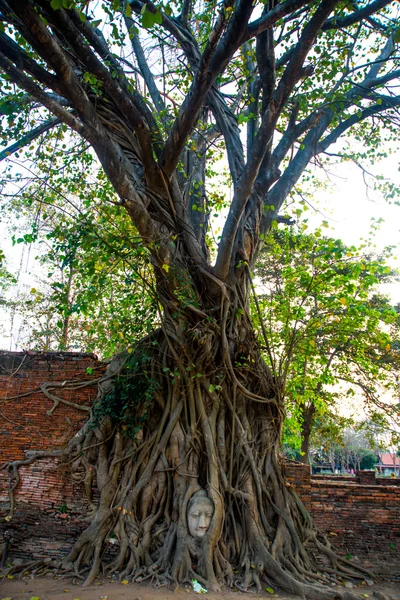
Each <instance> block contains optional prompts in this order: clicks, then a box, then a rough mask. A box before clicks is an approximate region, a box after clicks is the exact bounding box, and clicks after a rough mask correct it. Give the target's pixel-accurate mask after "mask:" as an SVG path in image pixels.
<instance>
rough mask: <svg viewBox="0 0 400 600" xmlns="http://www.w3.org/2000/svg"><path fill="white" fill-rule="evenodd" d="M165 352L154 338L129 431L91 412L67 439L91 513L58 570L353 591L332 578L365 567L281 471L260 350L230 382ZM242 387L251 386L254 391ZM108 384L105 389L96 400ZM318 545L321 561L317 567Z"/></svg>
mask: <svg viewBox="0 0 400 600" xmlns="http://www.w3.org/2000/svg"><path fill="white" fill-rule="evenodd" d="M167 356H168V345H167V344H164V345H163V344H160V345H159V346H158V347H157V351H153V354H152V356H151V360H148V361H147V369H148V370H150V371H151V375H152V377H153V378H154V377H158V378H159V379H158V384H157V386H153V402H152V403H151V404H149V403H147V404H146V406H144V404H143V402H142V404H141V403H140V402H139V403H138V402H136V405H135V410H136V416H137V417H138V416H140V415H143V411H146V420H145V421H142V423H143V425H142V427H141V428H140V430H139V431H138V432H137V433H136V435H135V436H134V437H129V436H127V435H126V434H125V432H126V423H127V422H128V420H127V419H125V420H123V421H120V422H119V423H118V422H116V421H115V419H113V418H111V417H110V416H103V417H102V418H101V420H99V419H98V417H95V413H96V411H95V413H94V416H92V425H90V424H89V425H86V426H85V428H84V430H83V431H82V432H81V433H80V434H78V435H77V436H75V438H74V441H73V442H71V444H70V445H69V447H68V455H69V460H70V461H71V460H72V468H73V470H74V472H75V475H76V474H77V473H78V474H79V473H81V479H82V482H83V483H84V485H85V489H86V493H87V498H88V504H89V507H90V510H91V514H92V522H91V524H90V525H89V527H88V528H87V529H86V530H85V531H84V532H83V533H82V534H81V536H80V537H79V539H78V540H77V541H76V543H75V545H74V547H73V549H72V550H71V553H70V554H69V556H68V558H67V560H66V561H65V563H64V568H65V569H66V570H71V571H72V572H73V573H75V575H76V576H78V577H80V578H82V580H83V581H84V582H85V583H86V584H89V583H91V582H92V581H93V580H94V579H95V578H96V576H97V575H98V574H99V573H101V572H108V573H118V574H119V576H120V577H121V578H122V579H127V580H129V581H133V582H151V583H152V584H154V585H159V586H163V585H172V586H174V585H175V586H176V585H178V584H180V583H185V582H190V581H191V580H192V579H197V580H198V581H199V582H200V583H202V584H203V585H204V586H206V587H207V588H208V589H210V590H219V589H220V587H221V585H224V584H226V585H228V586H234V587H235V588H236V589H239V590H242V591H246V590H249V589H251V588H255V589H256V590H258V591H261V589H262V586H263V585H264V584H267V585H278V586H279V587H281V588H283V589H285V590H288V591H290V592H293V593H296V594H298V595H299V596H300V597H307V598H318V599H322V598H327V599H329V600H330V599H332V600H336V599H342V600H344V599H346V600H351V599H352V598H356V596H354V595H352V594H351V593H350V592H347V591H346V592H339V591H334V590H332V589H331V586H332V585H333V584H335V582H336V577H337V576H338V575H342V576H343V575H346V576H347V577H349V578H354V579H362V578H363V577H364V576H365V575H364V572H362V570H361V569H359V568H358V567H355V566H354V565H351V564H350V563H349V562H348V561H345V560H344V559H342V558H340V557H339V556H338V555H337V554H336V553H335V552H334V551H333V550H332V548H331V546H330V544H329V542H328V541H327V540H326V539H325V537H324V536H322V535H321V534H319V533H318V531H317V530H316V529H315V527H314V525H313V523H312V520H311V518H310V516H309V515H308V513H307V511H306V510H305V508H304V506H303V505H302V503H301V501H300V500H299V498H298V497H297V496H296V494H295V493H294V492H293V491H292V489H291V488H290V487H288V485H287V483H286V482H285V480H284V478H283V476H282V473H281V468H280V464H279V460H278V458H277V447H278V443H279V437H280V431H281V425H282V419H283V410H282V407H281V406H280V405H279V403H278V401H277V400H276V398H275V397H274V398H271V399H268V394H267V393H266V390H263V387H262V385H263V377H260V372H261V373H262V372H263V371H262V367H261V366H259V369H258V370H257V368H256V367H257V362H256V361H257V360H259V359H258V357H257V356H256V355H255V356H254V358H253V364H254V365H255V368H254V369H252V370H247V376H248V380H247V381H244V380H242V382H241V383H240V385H238V380H236V379H235V380H233V381H232V379H230V378H229V377H228V376H226V372H225V377H221V376H220V370H218V369H216V368H215V365H214V364H208V365H207V364H205V362H204V361H203V364H202V375H201V377H198V376H197V372H196V371H197V370H198V368H199V366H198V365H199V362H198V361H196V360H195V359H193V360H191V361H190V362H189V363H187V362H185V363H184V364H182V362H179V364H178V365H177V367H178V369H179V375H177V369H176V368H175V369H174V371H173V372H174V375H173V377H172V376H171V372H172V369H171V368H170V367H166V366H165V365H167V364H168V360H167ZM213 356H214V357H215V356H216V353H213ZM174 358H175V360H176V357H174ZM149 365H150V366H149ZM155 365H157V366H158V367H157V366H155ZM194 365H196V370H195V369H194ZM126 369H127V366H126V365H125V367H124V368H123V370H122V371H121V374H122V375H121V377H122V376H124V377H126V382H130V384H132V385H133V383H132V377H133V378H139V376H142V375H143V373H141V374H140V373H139V372H138V371H137V370H136V371H135V373H134V374H133V375H132V373H131V374H129V370H126ZM124 373H125V374H124ZM207 373H210V374H211V375H210V378H208V377H207ZM254 373H257V376H255V375H253V374H254ZM251 377H254V381H252V380H251ZM260 382H261V383H260ZM264 383H265V387H267V383H266V382H265V381H264ZM247 388H250V389H252V390H255V392H253V393H252V394H249V395H250V396H253V397H250V398H249V397H248V396H247V395H246V390H247ZM111 389H112V388H111V387H110V386H109V387H107V388H106V389H103V390H102V392H101V397H100V398H99V399H98V402H97V406H101V403H104V402H107V398H108V396H107V394H109V393H110V390H111ZM114 391H115V389H114ZM262 397H264V398H265V401H264V402H260V401H258V400H260V399H261V398H262ZM257 399H258V400H257ZM114 400H115V398H114ZM128 411H129V409H128ZM141 411H142V412H141ZM124 424H125V425H124ZM96 486H97V488H98V490H99V493H100V496H99V501H98V503H97V504H96V503H95V502H94V500H93V498H94V496H93V488H94V487H96ZM201 488H203V489H205V490H206V491H207V494H208V496H209V498H211V500H212V502H213V504H214V514H213V517H212V520H211V524H210V527H209V529H208V531H207V533H206V535H204V537H202V538H193V537H192V536H191V535H190V534H189V531H188V525H187V507H188V503H189V501H190V498H191V497H192V496H193V494H194V493H195V492H197V491H198V490H199V489H201ZM110 546H111V548H112V549H113V552H110V550H109V549H110ZM105 549H107V550H106V551H105ZM317 555H319V556H321V555H323V556H324V557H325V562H326V563H329V565H327V564H324V566H321V561H319V563H318V562H317V560H316V556H317Z"/></svg>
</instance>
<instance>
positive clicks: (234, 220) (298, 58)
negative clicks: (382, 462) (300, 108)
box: [215, 0, 338, 280]
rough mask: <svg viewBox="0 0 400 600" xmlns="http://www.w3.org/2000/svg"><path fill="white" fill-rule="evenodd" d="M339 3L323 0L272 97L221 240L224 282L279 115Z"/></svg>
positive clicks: (218, 268) (220, 268) (219, 272)
mask: <svg viewBox="0 0 400 600" xmlns="http://www.w3.org/2000/svg"><path fill="white" fill-rule="evenodd" d="M337 1H338V0H322V2H321V4H320V5H319V7H318V9H317V10H316V12H315V14H314V15H313V16H312V17H311V19H310V21H309V23H308V24H307V25H306V26H305V27H304V30H303V32H302V35H301V37H300V40H299V42H298V44H297V47H298V51H297V52H296V53H295V54H294V55H293V57H292V58H291V60H290V61H289V63H288V65H287V67H286V69H285V71H284V73H283V75H282V78H281V80H280V82H279V85H278V87H277V89H276V91H275V93H274V94H273V97H272V99H271V102H270V104H269V107H268V109H267V110H266V111H265V113H264V115H263V120H262V123H261V126H260V128H259V130H258V133H257V136H256V139H255V141H254V145H253V151H252V154H251V156H250V157H249V159H248V161H247V165H246V168H245V171H244V173H243V175H242V176H241V178H240V181H239V182H238V185H237V189H236V191H235V194H234V197H233V200H232V203H231V207H230V210H229V214H228V218H227V220H226V223H225V226H224V229H223V232H222V236H221V242H220V245H219V249H218V256H217V261H216V264H215V274H216V276H217V277H219V278H220V279H222V280H225V279H226V277H227V276H228V272H229V267H230V264H231V261H232V260H234V257H233V256H232V249H233V245H234V241H235V236H236V232H237V231H238V228H239V224H240V221H241V219H242V215H243V213H244V210H245V207H246V204H247V201H248V199H249V198H250V195H251V193H252V191H253V186H254V183H255V180H256V177H257V175H258V173H259V169H260V166H261V163H262V161H263V159H264V156H265V153H266V150H267V148H268V144H270V142H271V140H272V136H273V133H274V129H275V126H276V123H277V121H278V118H279V115H280V113H281V111H282V109H283V106H284V104H285V102H286V100H287V98H288V97H289V94H290V92H291V91H292V89H293V86H294V85H295V83H296V82H297V81H298V79H299V73H301V68H302V65H303V63H304V60H305V58H306V56H307V54H308V52H309V51H310V49H311V47H312V45H313V43H314V41H315V38H316V36H317V34H318V32H319V31H320V29H321V27H322V25H323V24H324V22H325V20H326V19H327V18H328V16H329V14H330V12H331V10H332V8H333V7H334V6H335V4H336V3H337ZM260 201H261V197H260Z"/></svg>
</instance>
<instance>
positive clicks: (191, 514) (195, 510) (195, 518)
mask: <svg viewBox="0 0 400 600" xmlns="http://www.w3.org/2000/svg"><path fill="white" fill-rule="evenodd" d="M213 514H214V503H213V501H212V500H211V498H209V497H208V496H207V492H206V491H205V490H199V491H198V492H196V493H195V494H193V496H192V497H191V498H190V500H189V504H188V508H187V524H188V529H189V533H190V535H191V536H192V537H194V538H199V537H203V536H204V535H205V534H206V533H207V531H208V528H209V526H210V523H211V519H212V516H213Z"/></svg>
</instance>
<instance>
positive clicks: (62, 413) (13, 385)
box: [0, 352, 104, 507]
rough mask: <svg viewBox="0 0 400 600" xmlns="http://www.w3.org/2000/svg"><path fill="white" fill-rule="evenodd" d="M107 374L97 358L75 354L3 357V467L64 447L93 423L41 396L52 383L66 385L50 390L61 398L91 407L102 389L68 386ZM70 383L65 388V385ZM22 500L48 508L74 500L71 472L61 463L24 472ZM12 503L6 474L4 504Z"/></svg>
mask: <svg viewBox="0 0 400 600" xmlns="http://www.w3.org/2000/svg"><path fill="white" fill-rule="evenodd" d="M103 372H104V365H103V364H102V363H100V362H99V361H98V360H97V359H96V357H95V356H94V355H93V354H82V353H75V352H49V353H33V352H0V424H1V425H0V465H2V464H4V463H6V462H9V461H14V460H23V459H25V458H26V456H27V454H26V453H27V452H30V451H34V452H35V451H46V450H51V449H56V448H59V447H62V446H63V445H64V444H66V443H67V441H68V440H69V439H70V437H71V436H72V435H73V434H74V433H76V432H77V431H78V430H79V428H80V426H81V425H82V423H83V422H84V421H85V419H86V418H87V412H82V411H80V410H77V409H75V408H73V407H71V406H67V405H65V404H62V403H60V404H59V405H58V407H57V408H56V409H55V411H54V412H53V413H52V414H51V415H48V414H47V413H48V411H50V410H51V409H52V408H53V405H54V403H53V401H52V400H50V399H49V398H48V397H46V395H45V394H44V393H43V391H41V389H40V386H41V385H42V384H44V383H46V382H53V383H58V384H61V386H59V387H57V388H56V389H54V390H50V391H51V393H52V394H54V395H55V396H57V397H59V398H62V399H64V400H66V401H68V402H72V403H74V404H78V405H84V406H90V405H91V403H92V402H93V400H94V398H95V396H96V393H97V388H96V385H91V386H85V387H81V388H79V389H73V390H72V389H68V385H67V382H70V381H82V382H84V381H91V380H94V379H96V378H97V377H99V376H100V375H101V374H102V373H103ZM64 382H66V383H65V385H63V384H64ZM20 475H21V483H20V484H19V486H18V488H17V489H16V499H17V500H18V501H19V502H21V501H22V502H23V501H27V502H31V503H33V504H35V505H38V506H42V507H49V506H54V505H57V504H59V503H60V504H61V503H63V502H64V501H65V498H70V499H72V497H73V491H72V487H71V484H70V478H69V477H68V469H67V468H66V467H65V466H62V465H58V464H57V462H55V461H49V460H46V461H45V462H43V461H38V462H35V463H33V464H32V465H30V466H28V467H21V469H20ZM6 498H7V473H6V471H4V470H3V471H0V501H3V502H4V501H5V500H6Z"/></svg>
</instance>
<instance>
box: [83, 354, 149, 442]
mask: <svg viewBox="0 0 400 600" xmlns="http://www.w3.org/2000/svg"><path fill="white" fill-rule="evenodd" d="M150 361H151V357H150V356H149V355H147V354H145V353H143V352H141V351H140V350H139V351H138V352H134V353H132V354H130V355H129V357H128V359H127V362H126V363H125V365H124V368H123V370H122V372H121V374H120V375H119V376H118V377H117V378H116V379H115V384H114V387H113V390H112V392H110V393H109V394H107V395H106V396H105V397H104V398H103V399H101V400H100V401H99V400H97V401H96V402H95V404H94V406H93V413H92V421H91V427H93V428H95V427H98V426H99V425H100V423H101V422H102V420H103V418H104V417H110V418H111V419H112V421H113V423H115V424H116V425H118V426H119V427H120V428H121V430H122V432H123V434H124V435H125V436H126V437H129V438H132V439H134V438H135V437H136V436H137V434H138V432H139V431H140V430H141V428H142V427H143V423H145V422H146V421H147V419H148V411H149V408H150V407H151V405H152V402H153V400H154V394H155V393H156V392H157V390H158V389H159V384H158V382H157V381H156V380H155V379H154V378H152V376H151V365H150Z"/></svg>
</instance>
